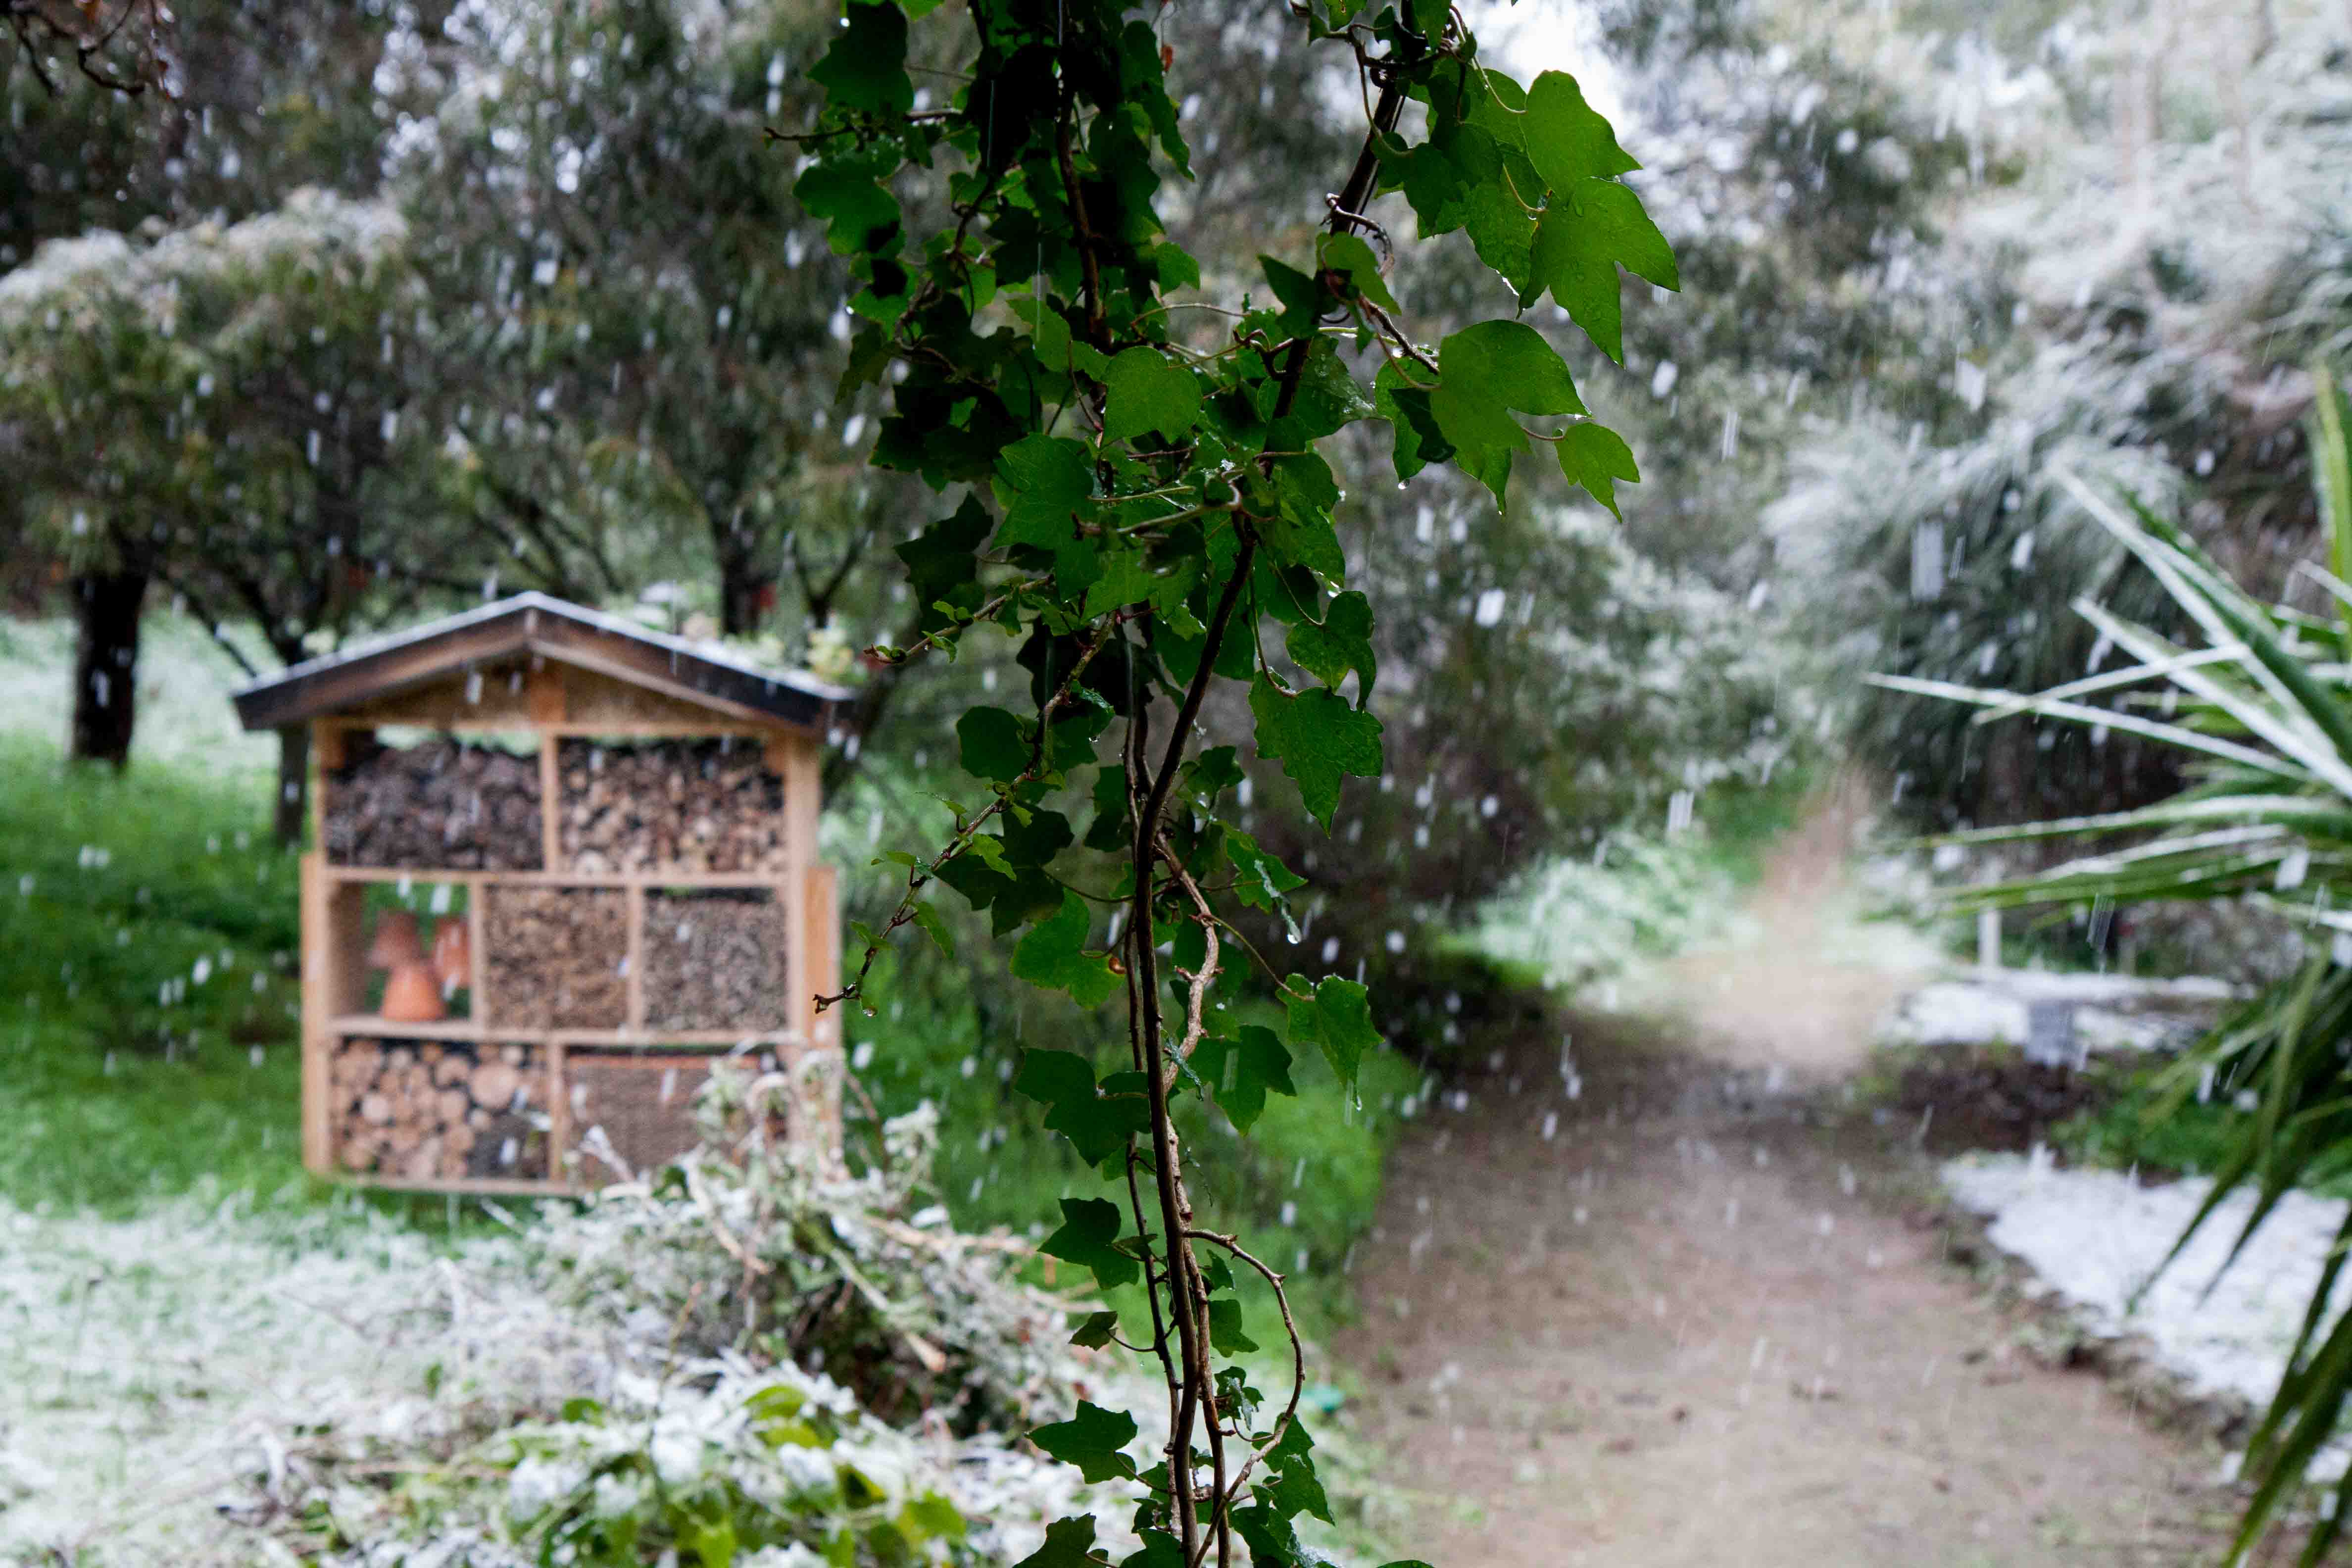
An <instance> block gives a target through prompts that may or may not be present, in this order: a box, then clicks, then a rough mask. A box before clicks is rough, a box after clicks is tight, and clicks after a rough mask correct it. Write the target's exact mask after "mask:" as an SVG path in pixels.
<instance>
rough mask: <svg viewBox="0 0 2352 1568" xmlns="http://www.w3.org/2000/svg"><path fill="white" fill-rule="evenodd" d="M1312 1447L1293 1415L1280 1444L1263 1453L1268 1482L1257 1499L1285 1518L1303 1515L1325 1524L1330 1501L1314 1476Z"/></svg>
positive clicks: (1328, 1516) (1310, 1438) (1305, 1432)
mask: <svg viewBox="0 0 2352 1568" xmlns="http://www.w3.org/2000/svg"><path fill="white" fill-rule="evenodd" d="M1314 1447H1315V1439H1314V1438H1313V1437H1311V1436H1308V1435H1307V1423H1306V1422H1305V1421H1303V1420H1301V1419H1299V1418H1298V1417H1297V1415H1293V1416H1292V1417H1291V1419H1290V1425H1289V1426H1286V1427H1284V1428H1283V1431H1282V1440H1281V1441H1280V1442H1278V1443H1276V1444H1275V1446H1274V1447H1271V1448H1269V1449H1267V1450H1266V1453H1265V1461H1266V1470H1267V1474H1268V1477H1269V1479H1268V1482H1267V1484H1266V1485H1265V1488H1264V1489H1263V1490H1262V1491H1261V1492H1260V1494H1259V1495H1260V1496H1262V1497H1263V1498H1265V1500H1266V1501H1267V1502H1268V1503H1270V1504H1272V1505H1273V1506H1274V1508H1275V1509H1276V1510H1277V1511H1278V1512H1280V1513H1281V1514H1282V1515H1283V1516H1284V1517H1285V1518H1296V1517H1297V1516H1298V1515H1299V1514H1302V1513H1307V1514H1313V1515H1314V1516H1315V1517H1316V1518H1317V1519H1319V1520H1321V1521H1323V1522H1324V1523H1326V1524H1329V1523H1331V1522H1332V1519H1331V1500H1330V1499H1329V1498H1328V1496H1326V1495H1325V1493H1324V1490H1323V1482H1322V1479H1321V1478H1319V1477H1318V1476H1317V1475H1316V1473H1315V1460H1314V1458H1312V1453H1313V1450H1314Z"/></svg>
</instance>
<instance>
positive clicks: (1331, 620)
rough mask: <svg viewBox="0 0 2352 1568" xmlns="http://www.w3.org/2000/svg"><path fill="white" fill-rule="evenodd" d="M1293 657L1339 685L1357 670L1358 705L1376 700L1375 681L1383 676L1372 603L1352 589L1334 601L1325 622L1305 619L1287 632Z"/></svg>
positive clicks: (1329, 682)
mask: <svg viewBox="0 0 2352 1568" xmlns="http://www.w3.org/2000/svg"><path fill="white" fill-rule="evenodd" d="M1287 640H1288V643H1289V647H1290V658H1291V660H1292V662H1293V663H1295V664H1297V666H1298V667H1299V668H1301V669H1304V670H1306V671H1307V673H1308V674H1310V675H1312V676H1314V677H1315V679H1318V680H1319V681H1321V682H1323V684H1324V685H1326V686H1328V687H1332V688H1335V689H1336V688H1337V687H1338V686H1339V682H1340V681H1342V680H1344V679H1347V676H1348V672H1349V670H1351V669H1352V670H1354V671H1355V672H1356V674H1357V676H1358V678H1359V679H1357V682H1356V706H1357V707H1359V708H1361V707H1363V706H1364V705H1365V704H1367V703H1369V702H1370V701H1371V700H1372V682H1373V681H1374V680H1375V679H1379V676H1380V656H1379V655H1377V654H1376V653H1374V652H1373V651H1372V602H1371V601H1370V599H1367V598H1365V597H1364V595H1361V594H1359V593H1355V592H1352V591H1350V592H1349V593H1345V594H1342V595H1339V597H1338V598H1336V599H1334V600H1332V601H1331V604H1330V607H1329V608H1328V609H1327V610H1325V611H1324V612H1323V624H1322V625H1321V626H1317V625H1316V624H1315V623H1314V622H1312V621H1301V622H1300V623H1299V624H1298V625H1297V626H1292V627H1291V628H1290V629H1289V631H1288V633H1287Z"/></svg>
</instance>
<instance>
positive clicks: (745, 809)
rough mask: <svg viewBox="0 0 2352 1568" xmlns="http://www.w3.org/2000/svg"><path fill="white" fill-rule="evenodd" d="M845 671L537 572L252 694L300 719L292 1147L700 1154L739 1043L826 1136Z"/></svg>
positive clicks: (384, 1181)
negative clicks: (692, 634)
mask: <svg viewBox="0 0 2352 1568" xmlns="http://www.w3.org/2000/svg"><path fill="white" fill-rule="evenodd" d="M848 696H849V693H847V692H846V691H844V690H842V689H839V688H836V687H832V686H828V685H825V684H824V683H823V682H821V681H817V680H814V679H810V678H808V677H806V676H803V675H797V674H786V673H782V672H778V671H773V670H766V669H761V668H757V667H755V666H752V665H750V664H747V663H744V662H742V661H740V660H739V659H736V658H731V657H730V656H728V655H727V654H725V653H723V652H719V651H716V650H713V649H711V648H709V647H702V646H699V645H697V644H694V643H691V642H688V641H686V640H684V639H681V638H677V637H665V636H663V635H661V634H660V633H657V632H654V631H650V630H647V629H646V628H645V627H642V626H636V625H634V624H632V623H630V622H628V621H625V620H621V619H618V618H615V617H614V616H604V615H600V614H598V613H596V612H594V611H593V610H587V609H583V608H582V607H580V606H578V605H569V604H565V603H564V602H562V600H560V599H552V598H549V597H547V596H546V595H541V594H522V595H516V596H515V597H513V598H509V599H502V600H499V601H498V602H497V603H495V604H488V605H482V606H481V607H479V608H478V609H475V610H470V611H467V612H466V613H465V614H463V615H457V616H448V617H446V618H445V619H442V620H438V621H434V622H431V623H429V624H427V625H425V626H417V627H415V628H414V629H412V630H409V631H406V632H403V633H400V634H397V635H395V636H392V637H382V638H379V639H376V640H373V641H371V642H366V643H362V644H359V645H356V646H354V647H350V648H348V649H345V650H343V651H341V652H340V653H337V654H334V655H331V656H329V657H327V658H317V659H311V660H310V661H308V662H306V663H303V664H299V665H296V666H294V667H293V668H289V669H288V670H286V671H284V672H283V673H281V674H279V675H278V676H275V677H272V678H271V679H267V680H260V681H256V682H254V683H253V684H252V685H249V686H247V687H246V688H244V689H242V690H240V691H238V692H236V694H235V701H236V710H237V715H238V717H239V719H240V720H241V721H243V722H244V724H245V726H246V727H247V729H282V728H286V727H289V726H297V725H300V726H307V728H308V731H309V733H310V742H311V743H310V767H311V794H310V800H311V816H310V837H311V843H310V848H309V851H308V852H307V853H306V854H305V855H304V857H303V859H302V999H303V1000H302V1006H303V1017H302V1044H303V1095H302V1147H303V1158H304V1162H305V1163H306V1164H308V1165H309V1166H310V1168H311V1169H312V1170H314V1171H316V1172H319V1173H321V1174H331V1175H335V1176H338V1177H341V1178H343V1179H347V1180H350V1181H353V1182H358V1183H363V1184H381V1185H388V1186H398V1187H407V1188H415V1189H425V1190H437V1191H456V1192H480V1193H492V1192H496V1193H549V1192H565V1191H572V1190H576V1189H577V1188H579V1187H582V1186H584V1185H591V1184H595V1183H597V1182H600V1181H603V1180H605V1179H609V1178H611V1177H612V1176H614V1175H615V1174H618V1173H622V1172H624V1171H638V1170H643V1169H645V1168H646V1167H648V1166H651V1165H656V1164H658V1163H662V1162H664V1161H666V1160H668V1159H670V1158H673V1157H675V1156H676V1155H677V1154H678V1153H680V1152H684V1150H685V1149H687V1148H688V1147H690V1146H691V1145H692V1143H693V1141H694V1136H695V1129H694V1123H693V1118H692V1105H693V1102H694V1098H695V1094H696V1091H697V1090H698V1089H699V1088H700V1086H701V1085H702V1084H703V1083H705V1082H706V1081H707V1080H708V1079H709V1076H710V1074H711V1073H712V1072H713V1071H714V1070H717V1069H718V1068H719V1066H720V1064H721V1062H722V1061H724V1060H727V1059H730V1058H731V1059H733V1060H734V1061H736V1062H737V1063H739V1064H741V1065H749V1066H753V1067H758V1068H767V1069H772V1070H784V1071H787V1072H788V1073H790V1074H791V1076H792V1078H793V1082H794V1084H795V1086H796V1097H795V1099H794V1100H793V1110H792V1112H791V1117H790V1120H791V1122H792V1125H791V1126H790V1127H789V1128H788V1129H787V1134H788V1135H789V1136H791V1137H793V1138H795V1139H800V1140H805V1141H811V1142H818V1143H820V1144H822V1145H824V1146H825V1147H836V1146H837V1143H838V1138H839V1098H838V1096H839V1068H840V1061H839V1058H840V1054H841V1053H840V1037H839V1033H838V1026H837V1024H836V1023H835V1019H834V1018H833V1017H831V1016H824V1015H820V1014H819V1012H818V1011H817V1009H816V1006H815V1001H814V999H815V997H816V995H817V994H818V993H819V992H821V991H830V990H833V989H835V986H836V984H837V977H838V971H839V967H840V961H839V951H840V950H839V924H838V915H837V913H836V892H835V879H834V873H833V870H832V868H830V867H828V866H825V865H824V864H823V863H822V861H821V860H820V859H819V858H818V852H817V820H818V813H819V808H820V805H821V804H822V803H821V800H820V795H821V788H820V780H821V777H822V773H823V762H824V739H825V737H826V736H827V735H828V734H829V733H830V732H831V731H832V729H833V726H834V723H835V717H836V713H837V711H838V706H839V704H841V703H842V702H843V701H844V700H845V699H846V698H847V697H848Z"/></svg>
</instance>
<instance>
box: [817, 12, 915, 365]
mask: <svg viewBox="0 0 2352 1568" xmlns="http://www.w3.org/2000/svg"><path fill="white" fill-rule="evenodd" d="M882 8H883V7H880V6H877V7H875V9H877V10H879V9H882ZM885 170H886V166H885V165H883V164H881V163H876V162H874V161H872V160H869V159H865V158H855V157H851V158H823V159H820V160H818V161H817V162H816V163H811V164H810V165H809V166H808V167H807V168H806V169H804V170H803V171H802V172H801V177H800V178H799V179H797V180H795V181H793V195H794V196H796V197H798V198H799V200H800V204H801V206H802V209H803V211H805V212H806V213H807V214H808V215H809V216H811V217H814V218H818V219H821V220H822V221H823V222H824V225H825V243H826V244H828V245H830V246H831V247H833V253H834V254H835V256H850V255H855V254H856V253H857V252H860V251H872V250H879V249H880V248H882V246H883V241H882V239H881V238H880V237H881V236H882V235H883V234H884V233H885V232H887V231H889V230H893V229H896V228H897V227H898V198H897V197H895V196H893V195H891V194H890V193H889V192H888V191H886V190H884V189H883V188H882V187H881V185H880V184H877V183H876V182H877V178H878V177H879V176H880V175H881V174H883V173H884V172H885ZM876 342H877V346H879V344H880V342H881V340H880V337H879V334H877V338H876Z"/></svg>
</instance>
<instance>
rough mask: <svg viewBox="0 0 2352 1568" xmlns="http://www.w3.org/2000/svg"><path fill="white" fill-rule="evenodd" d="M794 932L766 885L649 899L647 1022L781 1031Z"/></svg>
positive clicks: (672, 1026) (663, 1026)
mask: <svg viewBox="0 0 2352 1568" xmlns="http://www.w3.org/2000/svg"><path fill="white" fill-rule="evenodd" d="M791 939H792V931H791V928H790V927H789V925H788V924H787V923H786V917H785V910H784V906H783V905H782V904H781V903H779V902H777V901H776V900H775V898H774V897H773V895H772V894H770V893H769V892H767V891H766V890H765V889H744V890H743V891H740V892H737V891H735V890H733V889H727V890H724V891H712V892H706V893H696V894H692V895H688V894H663V893H654V894H650V895H648V896H647V898H646V1023H647V1024H648V1025H650V1026H653V1027H655V1028H656V1029H731V1028H742V1029H746V1030H756V1029H781V1028H782V1027H783V1026H784V1022H785V1018H786V1015H787V1004H788V1003H789V1001H790V1000H791V998H790V994H789V992H788V989H787V975H786V973H785V966H786V960H787V954H788V951H789V946H790V942H791Z"/></svg>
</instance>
